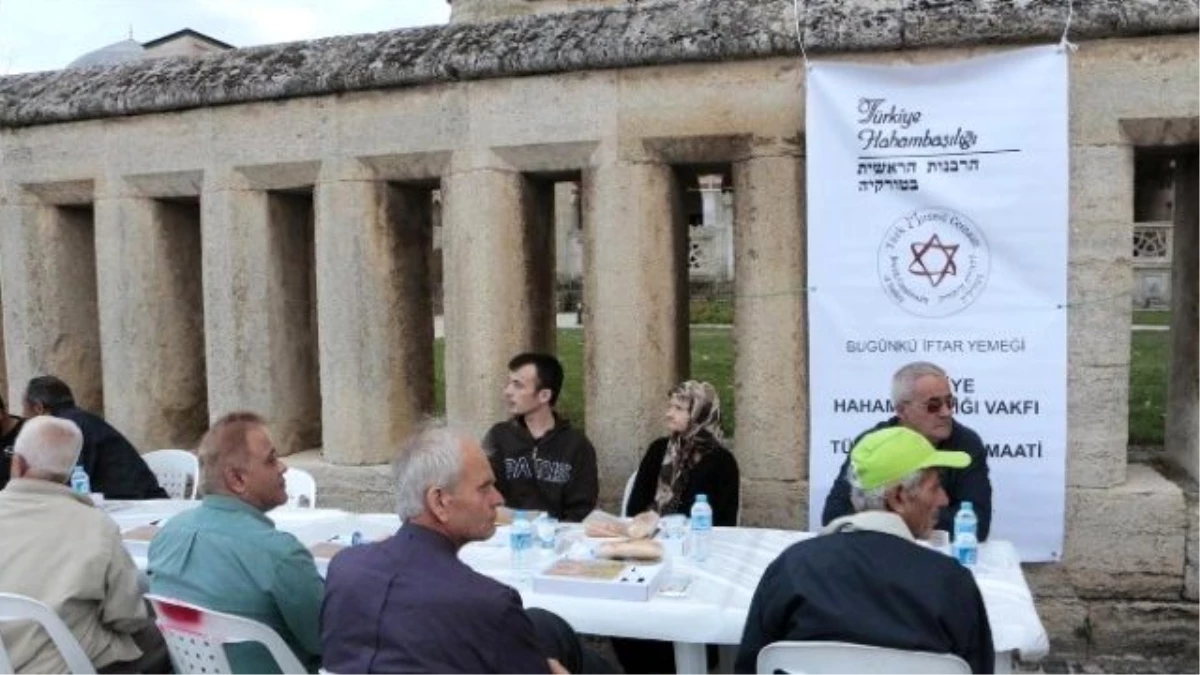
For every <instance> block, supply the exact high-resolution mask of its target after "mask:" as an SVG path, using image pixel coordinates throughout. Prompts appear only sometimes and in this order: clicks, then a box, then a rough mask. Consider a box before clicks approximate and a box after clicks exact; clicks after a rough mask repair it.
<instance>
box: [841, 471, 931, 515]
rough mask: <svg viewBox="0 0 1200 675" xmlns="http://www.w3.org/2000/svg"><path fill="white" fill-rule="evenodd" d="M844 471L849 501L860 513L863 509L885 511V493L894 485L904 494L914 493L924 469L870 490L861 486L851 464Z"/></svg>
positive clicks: (886, 507)
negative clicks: (847, 484)
mask: <svg viewBox="0 0 1200 675" xmlns="http://www.w3.org/2000/svg"><path fill="white" fill-rule="evenodd" d="M846 473H847V474H849V475H848V476H847V479H848V480H849V482H850V503H851V504H852V505H853V506H854V511H855V512H856V513H862V512H863V511H887V510H888V506H887V495H888V493H889V492H891V491H892V489H893V488H895V487H896V486H899V487H900V489H901V490H903V491H904V492H905V493H906V494H910V495H911V494H913V493H915V492H916V491H917V488H919V487H920V486H921V478H922V477H923V476H924V475H925V469H917V470H916V471H914V472H912V473H910V474H908V475H907V476H904V477H902V478H900V479H899V480H895V481H892V482H891V483H887V484H884V485H880V486H879V487H876V488H871V489H870V490H868V489H866V488H864V487H863V486H862V481H860V480H859V479H858V472H857V471H855V470H854V465H853V464H851V465H850V470H849V471H847V472H846Z"/></svg>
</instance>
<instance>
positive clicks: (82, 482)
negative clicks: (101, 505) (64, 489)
mask: <svg viewBox="0 0 1200 675" xmlns="http://www.w3.org/2000/svg"><path fill="white" fill-rule="evenodd" d="M71 491H72V492H74V493H75V494H77V495H90V494H92V479H91V478H88V475H87V471H85V470H84V468H83V465H82V464H76V465H75V468H74V469H72V470H71Z"/></svg>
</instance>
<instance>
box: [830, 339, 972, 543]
mask: <svg viewBox="0 0 1200 675" xmlns="http://www.w3.org/2000/svg"><path fill="white" fill-rule="evenodd" d="M892 405H893V406H894V407H895V409H896V416H895V417H893V418H891V419H889V420H885V421H883V422H880V423H879V424H876V425H875V426H874V427H873V428H871V429H870V431H877V430H879V429H888V428H891V427H897V426H901V427H907V428H909V429H912V430H913V431H916V432H917V433H919V434H921V435H922V436H924V437H925V438H926V439H928V440H929V442H930V443H932V444H933V447H935V448H938V449H945V448H953V449H954V450H958V451H960V452H965V453H967V454H968V455H970V456H971V464H970V466H968V467H966V468H965V469H944V470H943V471H942V489H943V490H945V491H946V496H947V498H948V499H949V500H950V505H949V507H948V508H945V509H942V512H941V515H940V516H938V522H937V527H936V528H935V529H938V530H945V531H946V532H953V531H954V515H955V514H957V513H958V507H959V505H961V504H962V503H963V502H971V506H972V507H974V509H975V515H976V516H977V517H978V518H979V527H978V530H977V531H976V536H977V537H978V538H979V541H981V542H982V541H985V540H986V539H987V538H988V532H989V531H990V530H991V527H992V482H991V480H989V479H988V465H987V448H985V447H984V446H983V441H982V440H980V439H979V434H977V433H975V432H974V431H973V430H972V429H970V428H969V427H967V426H964V425H962V424H959V423H958V422H956V421H955V420H954V406H955V399H954V396H953V395H952V394H951V393H950V379H949V378H948V377H947V376H946V371H944V370H942V369H941V368H939V367H938V366H936V365H934V364H932V363H928V362H925V361H916V362H913V363H909V364H907V365H905V366H903V367H901V368H900V370H897V371H896V374H895V375H893V376H892ZM864 433H865V432H864ZM861 438H862V436H859V437H858V439H855V443H856V444H857V442H858V440H860V439H861ZM849 466H850V458H849V457H847V458H846V461H845V462H843V463H842V468H841V470H839V471H838V477H837V480H836V481H834V483H833V489H832V490H830V492H829V496H827V497H826V498H825V509H824V511H823V512H822V513H821V524H822V525H828V524H829V523H830V522H832V521H833V520H834V519H835V518H839V517H841V516H844V515H846V514H847V513H853V509H852V508H851V505H850V484H849V481H848V480H847V475H846V472H847V467H849Z"/></svg>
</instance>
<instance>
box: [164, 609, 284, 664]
mask: <svg viewBox="0 0 1200 675" xmlns="http://www.w3.org/2000/svg"><path fill="white" fill-rule="evenodd" d="M146 599H147V600H149V601H150V604H151V605H153V606H154V613H155V615H156V616H155V618H154V623H155V624H157V625H158V629H159V630H160V631H162V635H163V639H164V640H165V641H166V643H167V651H168V652H170V654H171V663H172V664H173V665H174V666H175V672H177V673H232V672H233V671H232V669H230V666H229V657H227V656H226V655H225V645H226V644H228V643H231V642H257V643H259V644H261V645H263V646H264V647H266V648H267V651H269V652H270V653H271V658H273V659H275V663H277V664H278V665H279V669H280V671H281V672H284V673H296V674H303V673H307V672H308V670H307V669H306V668H305V667H304V666H303V665H301V664H300V659H298V658H296V655H295V653H293V652H292V649H291V647H288V645H287V643H286V642H284V641H283V638H281V637H279V633H276V632H275V631H274V630H272V629H271V628H270V627H269V626H266V625H263V624H261V623H259V622H257V621H254V620H251V619H247V618H244V617H240V616H234V615H232V614H224V613H222V612H214V611H212V610H210V609H205V608H203V607H199V606H197V605H192V604H189V603H186V602H182V601H180V600H173V599H171V598H164V597H162V596H160V595H150V594H147V595H146Z"/></svg>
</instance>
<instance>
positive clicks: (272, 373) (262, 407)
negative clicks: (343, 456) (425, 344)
mask: <svg viewBox="0 0 1200 675" xmlns="http://www.w3.org/2000/svg"><path fill="white" fill-rule="evenodd" d="M203 207H204V214H203V218H202V227H203V233H204V236H203V240H204V279H205V283H204V291H205V293H204V296H205V302H204V305H205V311H204V318H205V334H206V335H207V337H208V339H207V340H206V347H207V358H208V400H209V409H210V410H211V412H212V416H213V417H214V418H215V417H217V416H220V415H223V414H225V413H228V412H231V411H234V410H253V411H255V412H257V413H259V414H261V415H263V416H264V417H266V418H267V421H268V423H269V424H270V426H271V431H272V436H273V438H274V441H275V445H276V447H277V448H278V449H279V451H280V453H282V454H284V455H287V454H291V453H293V452H298V451H300V450H304V449H306V448H312V447H316V446H318V445H320V441H321V399H320V390H319V381H318V377H317V368H318V366H317V345H316V327H315V322H316V316H315V307H316V297H315V291H314V289H313V288H312V286H313V284H312V283H311V276H312V275H313V274H314V265H315V259H314V253H313V240H314V234H313V200H312V196H311V193H307V194H300V195H292V194H283V193H272V192H267V191H264V190H253V189H249V188H248V187H247V186H245V185H244V184H239V181H238V180H237V179H236V178H232V177H231V178H230V180H229V184H228V185H227V186H221V185H218V184H217V183H216V182H210V183H209V184H208V185H207V186H206V189H205V192H204V198H203Z"/></svg>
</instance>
